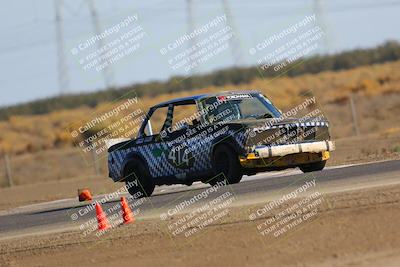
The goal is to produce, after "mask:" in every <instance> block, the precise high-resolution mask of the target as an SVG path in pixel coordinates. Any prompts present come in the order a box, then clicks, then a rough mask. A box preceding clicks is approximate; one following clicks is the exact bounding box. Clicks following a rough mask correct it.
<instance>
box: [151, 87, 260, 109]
mask: <svg viewBox="0 0 400 267" xmlns="http://www.w3.org/2000/svg"><path fill="white" fill-rule="evenodd" d="M254 93H260V91H258V90H237V91H225V92H218V93H210V94H201V95H193V96H187V97H181V98H175V99H171V100H168V101H165V102H161V103H159V104H157V105H155V106H153V107H152V109H153V108H159V107H166V106H168V105H170V104H179V105H188V104H192V103H193V102H196V101H198V100H201V99H204V98H209V97H213V96H222V95H237V94H254Z"/></svg>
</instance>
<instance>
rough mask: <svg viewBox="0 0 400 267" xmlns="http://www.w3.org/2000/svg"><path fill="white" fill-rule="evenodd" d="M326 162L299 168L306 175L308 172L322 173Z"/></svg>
mask: <svg viewBox="0 0 400 267" xmlns="http://www.w3.org/2000/svg"><path fill="white" fill-rule="evenodd" d="M325 164H326V160H323V161H319V162H315V163H310V164H304V165H301V166H299V168H300V170H301V171H302V172H304V173H306V172H316V171H322V169H323V168H325Z"/></svg>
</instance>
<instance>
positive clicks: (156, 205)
mask: <svg viewBox="0 0 400 267" xmlns="http://www.w3.org/2000/svg"><path fill="white" fill-rule="evenodd" d="M313 179H315V180H316V188H317V189H318V190H320V191H322V192H334V191H343V190H350V189H356V188H363V187H368V186H376V185H383V184H394V183H400V160H394V161H385V162H378V163H370V164H363V165H354V166H347V167H346V166H345V167H334V168H329V169H325V170H324V171H321V172H314V173H310V174H300V173H299V172H298V171H294V172H290V174H288V175H287V174H286V175H284V176H282V174H277V175H273V176H271V174H261V175H257V176H256V177H255V178H252V179H248V180H246V179H244V180H242V182H241V183H239V184H236V185H232V186H226V187H224V188H223V189H221V190H225V191H230V192H232V193H233V194H234V195H235V196H236V199H237V200H239V203H240V201H246V200H248V199H251V198H252V197H254V196H258V198H260V197H261V198H265V201H268V200H270V198H271V196H273V195H279V194H282V192H284V191H285V190H286V191H287V192H290V190H291V189H292V188H297V187H299V186H301V185H303V184H304V183H305V182H306V181H311V180H313ZM172 188H175V189H174V190H172V192H167V193H161V194H158V195H155V196H152V197H151V198H147V199H144V200H143V201H144V203H137V204H140V205H138V206H136V208H139V209H140V214H139V216H137V217H138V218H139V219H140V217H141V216H143V217H146V216H145V214H153V216H154V214H156V216H159V214H164V213H165V212H167V211H168V210H169V209H171V208H174V207H176V205H179V204H180V203H183V202H185V201H189V200H191V199H193V198H194V197H196V196H199V195H200V194H201V193H202V192H204V190H207V188H209V187H205V186H202V185H198V186H197V189H194V190H189V191H179V190H176V188H182V187H172ZM189 188H190V187H189ZM194 188H196V187H194ZM158 191H160V190H158ZM170 191H171V190H170ZM174 191H178V192H174ZM209 199H210V198H208V200H209ZM206 200H207V199H200V200H199V201H198V202H200V203H201V201H206ZM64 202H65V203H68V204H67V205H58V206H54V205H48V207H46V205H44V208H43V206H42V207H41V208H36V209H34V210H33V211H32V210H31V211H29V212H28V211H22V212H21V211H20V212H18V213H16V214H6V215H2V216H0V238H4V237H7V236H8V235H11V234H14V235H15V233H18V232H21V231H24V232H25V233H27V232H34V231H35V229H36V230H37V229H41V230H42V231H43V229H51V228H54V227H55V226H57V227H58V226H59V225H69V226H70V227H72V226H74V227H75V228H77V227H79V225H81V224H82V223H84V222H86V221H88V220H89V219H91V218H95V212H94V210H93V209H92V208H91V206H82V204H80V205H81V206H79V204H78V203H76V201H73V204H72V205H71V201H64ZM58 203H63V201H60V202H58ZM133 203H134V201H132V202H131V204H133ZM53 204H54V203H53ZM197 204H198V203H197ZM102 206H103V209H104V210H108V209H111V208H112V207H114V206H116V207H117V209H116V210H117V211H118V210H119V205H118V201H117V200H115V201H108V202H106V203H104V204H103V205H102ZM38 207H40V206H38ZM111 214H112V213H109V215H111ZM74 216H76V218H75V217H74ZM72 217H73V218H74V219H75V220H73V219H71V218H72Z"/></svg>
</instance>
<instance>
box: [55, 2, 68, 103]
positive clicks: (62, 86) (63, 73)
mask: <svg viewBox="0 0 400 267" xmlns="http://www.w3.org/2000/svg"><path fill="white" fill-rule="evenodd" d="M62 3H63V0H55V2H54V8H55V13H56V38H57V58H58V64H57V69H58V86H59V90H60V95H63V94H65V93H66V91H67V89H68V85H69V79H68V69H67V64H66V61H65V54H64V35H63V28H62V19H61V7H62Z"/></svg>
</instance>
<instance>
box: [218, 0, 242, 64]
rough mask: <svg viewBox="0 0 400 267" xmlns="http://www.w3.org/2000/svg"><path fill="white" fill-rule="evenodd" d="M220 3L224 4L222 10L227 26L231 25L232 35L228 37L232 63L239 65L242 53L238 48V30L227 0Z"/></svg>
mask: <svg viewBox="0 0 400 267" xmlns="http://www.w3.org/2000/svg"><path fill="white" fill-rule="evenodd" d="M222 4H223V6H224V12H225V15H226V23H227V25H228V26H229V27H231V29H232V32H233V33H234V36H233V37H232V38H230V39H229V42H230V46H231V53H232V57H233V62H234V65H235V66H237V65H241V64H242V63H243V54H242V50H241V48H240V43H239V31H238V30H237V28H236V25H235V23H234V20H233V16H232V12H231V9H230V8H229V4H228V0H222Z"/></svg>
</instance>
